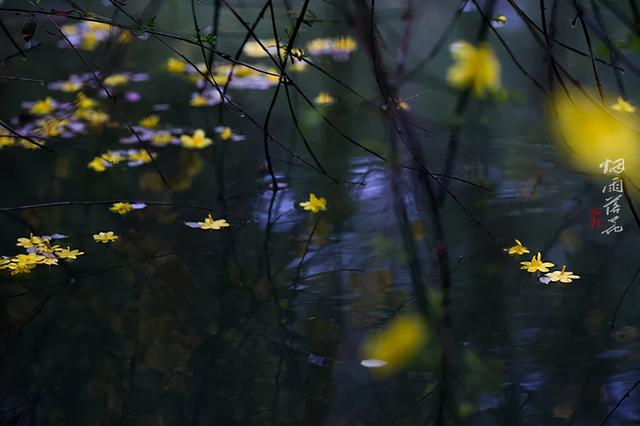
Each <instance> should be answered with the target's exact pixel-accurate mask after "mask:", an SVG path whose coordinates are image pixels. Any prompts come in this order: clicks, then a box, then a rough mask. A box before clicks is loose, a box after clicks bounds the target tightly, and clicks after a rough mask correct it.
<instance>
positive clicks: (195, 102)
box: [189, 95, 209, 107]
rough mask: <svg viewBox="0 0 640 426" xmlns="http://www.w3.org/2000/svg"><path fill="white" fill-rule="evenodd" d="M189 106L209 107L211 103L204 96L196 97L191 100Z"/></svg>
mask: <svg viewBox="0 0 640 426" xmlns="http://www.w3.org/2000/svg"><path fill="white" fill-rule="evenodd" d="M189 105H191V106H192V107H203V106H207V105H209V102H208V101H207V98H205V97H204V96H202V95H195V96H194V97H193V98H191V101H189Z"/></svg>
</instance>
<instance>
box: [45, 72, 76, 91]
mask: <svg viewBox="0 0 640 426" xmlns="http://www.w3.org/2000/svg"><path fill="white" fill-rule="evenodd" d="M83 86H84V79H82V78H81V77H80V76H78V75H76V74H71V75H70V76H69V78H68V79H67V80H64V81H54V82H53V83H50V84H49V86H48V87H49V89H52V90H60V91H63V92H66V93H72V92H77V91H78V90H80V89H82V87H83Z"/></svg>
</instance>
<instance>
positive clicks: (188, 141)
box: [180, 129, 213, 149]
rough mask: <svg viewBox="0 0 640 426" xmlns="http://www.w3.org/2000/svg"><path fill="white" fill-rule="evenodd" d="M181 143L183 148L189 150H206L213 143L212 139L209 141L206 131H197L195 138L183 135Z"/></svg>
mask: <svg viewBox="0 0 640 426" xmlns="http://www.w3.org/2000/svg"><path fill="white" fill-rule="evenodd" d="M180 142H181V143H182V146H183V147H185V148H189V149H202V148H206V147H208V146H209V145H211V144H212V143H213V141H212V140H211V139H209V138H208V137H207V136H206V134H205V133H204V130H202V129H197V130H196V131H195V132H194V133H193V136H189V135H182V136H180Z"/></svg>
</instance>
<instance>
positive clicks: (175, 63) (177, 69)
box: [165, 58, 187, 74]
mask: <svg viewBox="0 0 640 426" xmlns="http://www.w3.org/2000/svg"><path fill="white" fill-rule="evenodd" d="M165 67H166V69H167V71H169V72H170V73H172V74H181V73H183V72H184V71H185V70H186V69H187V64H185V63H184V62H182V61H181V60H179V59H176V58H169V59H167V63H166V64H165Z"/></svg>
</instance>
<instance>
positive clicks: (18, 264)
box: [5, 253, 45, 275]
mask: <svg viewBox="0 0 640 426" xmlns="http://www.w3.org/2000/svg"><path fill="white" fill-rule="evenodd" d="M44 259H45V257H44V256H40V255H37V254H35V253H29V254H19V255H17V256H16V257H13V258H11V263H9V264H8V265H6V266H5V268H8V269H11V275H17V274H28V273H30V272H31V270H32V269H33V268H35V267H36V266H37V265H38V263H43V261H44Z"/></svg>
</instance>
